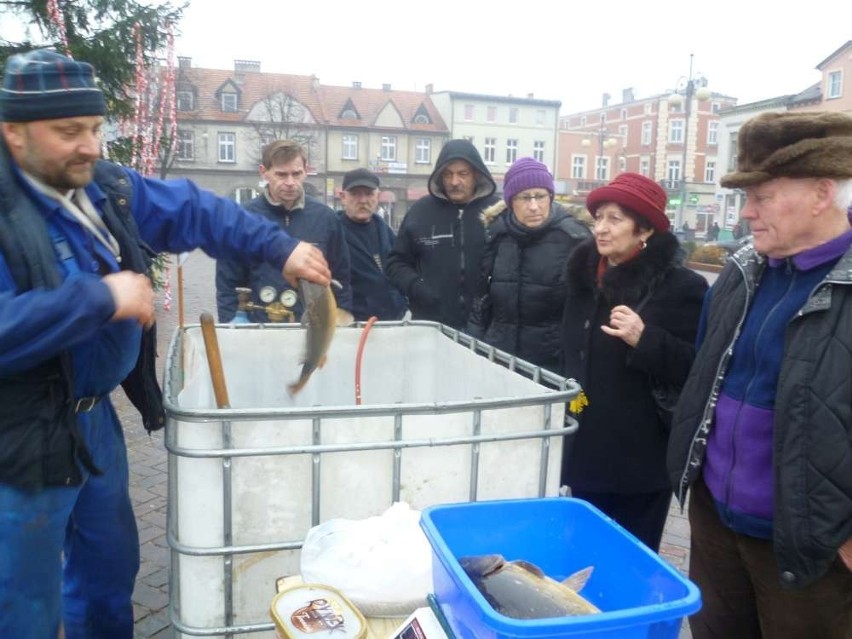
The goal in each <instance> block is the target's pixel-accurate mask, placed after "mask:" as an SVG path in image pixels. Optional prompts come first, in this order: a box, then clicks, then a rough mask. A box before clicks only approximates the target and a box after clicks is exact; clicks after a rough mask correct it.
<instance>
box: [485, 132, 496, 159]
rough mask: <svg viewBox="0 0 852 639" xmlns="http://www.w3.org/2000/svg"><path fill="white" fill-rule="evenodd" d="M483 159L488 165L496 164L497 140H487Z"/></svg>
mask: <svg viewBox="0 0 852 639" xmlns="http://www.w3.org/2000/svg"><path fill="white" fill-rule="evenodd" d="M482 159H483V160H484V161H485V163H486V164H494V162H496V161H497V138H485V148H484V149H483V154H482Z"/></svg>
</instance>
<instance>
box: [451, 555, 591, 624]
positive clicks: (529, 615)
mask: <svg viewBox="0 0 852 639" xmlns="http://www.w3.org/2000/svg"><path fill="white" fill-rule="evenodd" d="M459 563H460V564H461V567H462V568H463V569H464V571H465V573H467V576H468V577H470V579H471V581H473V584H474V585H475V586H476V588H477V589H478V590H479V592H481V593H482V596H483V597H485V600H486V601H487V602H488V603H489V604H491V607H492V608H494V610H496V611H497V612H499V613H500V614H502V615H505V616H506V617H512V618H513V619H547V618H550V617H575V616H580V615H592V614H596V613H599V612H601V611H600V609H599V608H598V607H597V606H595V605H594V604H592V603H591V602H589V601H588V600H587V599H586V598H585V597H583V596H582V595H580V594H579V592H580V590H582V589H583V587H584V586H585V585H586V582H587V581H588V580H589V577H590V576H591V574H592V567H591V566H589V567H588V568H584V569H582V570H579V571H577V572H575V573H574V574H573V575H571V576H570V577H568V578H567V579H565V580H563V581H561V582H559V581H556V580H555V579H552V578H551V577H548V576H547V575H545V574H544V572H542V570H541V568H539V567H538V566H536V565H535V564H533V563H530V562H528V561H523V560H516V561H506V560H505V559H504V558H503V556H502V555H476V556H468V557H462V558H461V559H459Z"/></svg>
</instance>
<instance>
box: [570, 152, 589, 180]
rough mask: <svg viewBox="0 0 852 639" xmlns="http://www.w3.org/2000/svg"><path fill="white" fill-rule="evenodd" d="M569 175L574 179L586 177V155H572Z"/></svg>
mask: <svg viewBox="0 0 852 639" xmlns="http://www.w3.org/2000/svg"><path fill="white" fill-rule="evenodd" d="M571 177H572V178H574V179H575V180H585V179H586V156H585V155H574V156H572V157H571Z"/></svg>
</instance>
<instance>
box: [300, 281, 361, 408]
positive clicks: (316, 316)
mask: <svg viewBox="0 0 852 639" xmlns="http://www.w3.org/2000/svg"><path fill="white" fill-rule="evenodd" d="M331 283H332V284H333V285H334V286H336V287H337V288H342V287H341V285H340V283H339V282H337V281H335V280H332V281H331ZM299 295H300V296H301V298H302V304H303V306H304V309H305V311H304V313H302V325H303V326H305V327H307V331H306V333H307V340H306V341H307V346H306V348H305V357H304V360H303V361H302V372H301V374H300V375H299V379H298V380H297V381H296V382H294V383H293V384H290V385H289V386H287V390H288V391H289V392H290V394H291V395H295V394H296V393H298V392H299V391H300V390H302V388H303V387H304V386H305V384H307V383H308V380H309V379H310V378H311V375H312V374H313V372H314V371H315V370H316V369H318V368H322V367H323V365H324V364H325V360H326V357H327V355H328V347H329V346H330V345H331V338H332V337H334V329H335V327H336V326H344V325H346V324H350V323H352V316H351V314H349V313H348V312H347V311H345V310H343V309H339V308H337V302H336V301H335V299H334V294H333V293H332V292H331V286H322V285H321V284H315V283H314V282H309V281H308V280H299Z"/></svg>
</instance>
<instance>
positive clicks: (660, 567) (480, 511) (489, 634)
mask: <svg viewBox="0 0 852 639" xmlns="http://www.w3.org/2000/svg"><path fill="white" fill-rule="evenodd" d="M421 526H422V527H423V530H424V531H425V533H426V536H427V538H428V539H429V542H430V543H431V545H432V551H433V552H432V557H433V560H432V563H433V584H434V590H435V598H436V599H437V601H438V603H439V605H440V607H441V610H442V611H443V613H444V615H445V616H446V618H447V621H448V622H449V624H450V626H451V628H452V630H453V632H454V633H455V635H456V637H457V639H503V638H507V639H514V638H516V637H524V638H536V639H538V638H543V637H548V638H550V637H588V638H590V639H592V638H594V639H609V638H612V637H618V638H619V639H633V638H636V639H639V638H641V639H677V637H678V633H679V631H680V627H681V623H682V621H683V617H684V616H686V615H689V614H692V613H693V612H695V611H697V610H698V609H699V608H700V607H701V597H700V594H699V591H698V588H697V587H696V586H695V585H694V584H693V583H692V582H690V581H689V580H688V579H686V578H684V577H683V576H682V575H681V574H680V573H679V572H678V571H677V570H675V569H674V568H672V567H671V566H670V565H669V564H667V563H666V562H665V561H664V560H662V559H661V558H660V557H659V556H658V555H657V554H655V553H654V552H652V551H651V550H649V549H648V548H647V547H646V546H645V545H644V544H642V543H641V542H639V541H638V540H637V539H636V538H635V537H634V536H633V535H631V534H630V533H628V532H627V531H626V530H624V529H623V528H622V527H621V526H619V525H618V524H616V523H615V522H614V521H613V520H612V519H610V518H609V517H607V516H606V515H604V514H603V513H602V512H601V511H600V510H598V509H597V508H595V507H594V506H592V505H591V504H589V503H588V502H585V501H582V500H579V499H570V498H566V497H555V498H542V499H517V500H501V501H483V502H475V503H465V504H448V505H442V506H432V507H430V508H427V509H425V510H424V511H423V515H422V518H421ZM492 553H497V554H501V555H503V556H504V557H505V558H506V560H507V561H511V560H514V559H525V560H527V561H531V562H532V563H534V564H537V565H538V566H539V567H540V568H541V569H542V570H543V571H544V573H545V574H547V575H548V576H550V577H553V578H554V579H557V580H561V579H564V578H565V577H567V576H568V575H570V574H572V573H574V572H576V571H577V570H580V569H582V568H585V567H586V566H589V565H591V566H594V572H593V574H592V577H591V579H590V580H589V582H588V583H587V585H586V587H585V588H584V589H583V591H582V595H583V596H584V597H586V599H588V600H589V601H591V602H592V603H593V604H595V605H596V606H597V607H598V608H600V609H601V610H602V613H601V614H596V615H587V616H582V617H555V618H551V619H529V620H521V619H512V618H509V617H506V616H504V615H501V614H499V613H497V612H496V611H495V610H494V609H493V608H492V607H491V606H490V605H489V604H488V603H487V602H486V600H485V598H484V597H483V596H482V595H481V594H480V593H479V591H478V590H477V589H476V586H474V585H473V582H472V581H471V580H470V579H469V578H468V576H467V575H466V574H465V572H464V570H462V568H461V566H460V565H459V562H458V559H459V558H460V557H464V556H466V555H483V554H492Z"/></svg>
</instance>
